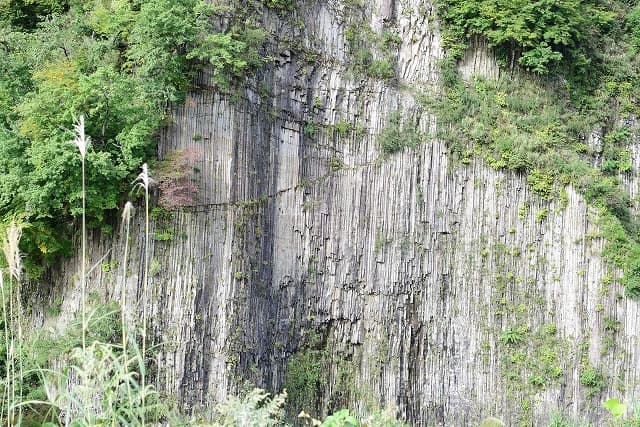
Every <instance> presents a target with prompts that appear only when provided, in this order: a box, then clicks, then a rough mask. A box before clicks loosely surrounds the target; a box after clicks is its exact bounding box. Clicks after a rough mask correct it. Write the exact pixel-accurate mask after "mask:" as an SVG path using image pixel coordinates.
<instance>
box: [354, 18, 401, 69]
mask: <svg viewBox="0 0 640 427" xmlns="http://www.w3.org/2000/svg"><path fill="white" fill-rule="evenodd" d="M345 38H346V40H347V42H348V45H349V51H350V53H351V55H352V60H351V66H352V67H353V70H354V71H355V72H356V74H358V75H362V76H367V77H370V78H373V79H377V80H390V79H392V78H393V77H394V76H395V64H396V59H395V55H396V51H397V49H398V46H399V45H400V42H401V39H400V37H399V36H398V35H397V34H395V33H393V32H391V31H385V32H384V33H383V34H382V35H380V34H377V33H375V32H374V31H373V30H372V29H371V27H370V26H369V24H368V23H367V22H366V21H355V22H352V23H351V25H350V26H349V27H348V28H347V30H346V31H345Z"/></svg>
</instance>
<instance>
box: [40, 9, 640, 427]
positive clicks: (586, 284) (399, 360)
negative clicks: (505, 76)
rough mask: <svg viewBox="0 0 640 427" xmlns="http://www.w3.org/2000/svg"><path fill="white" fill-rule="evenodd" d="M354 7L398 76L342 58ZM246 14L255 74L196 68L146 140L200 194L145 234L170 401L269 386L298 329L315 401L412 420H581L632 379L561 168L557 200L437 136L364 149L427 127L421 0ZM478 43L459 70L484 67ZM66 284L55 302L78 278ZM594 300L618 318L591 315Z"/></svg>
mask: <svg viewBox="0 0 640 427" xmlns="http://www.w3.org/2000/svg"><path fill="white" fill-rule="evenodd" d="M365 9H366V10H365ZM299 22H302V23H303V24H304V25H299ZM353 22H360V23H361V25H366V26H367V27H370V28H372V29H373V31H374V32H377V33H381V32H382V31H383V30H393V31H395V32H396V33H397V34H398V35H399V36H400V37H401V39H402V42H401V44H400V45H399V47H398V49H397V52H396V53H395V58H396V59H397V63H396V64H394V66H395V74H396V76H397V79H392V80H389V81H382V80H376V79H372V78H367V77H364V76H360V75H358V73H357V72H354V70H353V69H352V67H351V66H350V63H351V62H350V61H352V59H351V57H352V52H350V51H349V49H348V48H347V43H346V41H345V40H346V39H345V32H346V30H347V28H348V27H349V25H351V24H352V23H353ZM264 23H265V25H266V26H267V28H268V29H269V30H270V31H271V32H272V34H273V40H280V42H278V43H279V44H277V45H276V46H275V47H274V49H275V50H276V51H277V55H276V58H277V61H276V63H275V64H273V65H272V66H270V67H268V69H267V70H266V71H264V72H262V73H261V74H260V75H259V76H258V77H256V79H255V81H254V83H255V86H256V87H260V88H262V92H265V91H266V92H267V94H265V93H262V96H260V95H259V93H260V91H259V90H252V89H245V90H243V91H242V94H243V96H242V97H241V100H240V101H237V100H235V101H234V102H232V101H231V99H230V98H228V97H224V96H221V95H219V94H217V93H216V91H215V90H214V88H212V87H211V86H210V82H209V78H208V76H207V74H206V73H203V74H202V75H201V76H200V78H199V80H198V85H199V87H200V88H199V89H198V90H196V91H194V92H193V93H191V94H190V95H189V96H188V98H187V100H186V103H185V104H184V106H182V107H178V108H176V109H175V111H174V113H173V120H172V123H171V124H170V126H169V127H168V129H166V131H165V132H164V134H163V136H162V140H161V144H160V156H161V158H163V157H164V156H165V155H166V154H167V153H169V152H171V151H174V150H185V149H189V150H195V151H197V152H199V153H200V154H201V155H200V156H199V158H198V159H197V160H194V163H193V166H194V167H196V168H197V171H198V172H196V173H195V177H196V180H197V182H198V184H199V188H200V191H199V194H198V204H197V206H191V207H185V208H182V209H179V210H177V211H175V212H174V213H173V215H172V217H171V219H166V220H164V221H163V222H157V223H156V224H155V225H154V227H155V228H156V229H159V228H170V229H173V230H174V238H173V239H172V240H168V241H154V242H153V259H154V260H156V261H157V262H158V264H157V265H159V266H160V269H159V272H158V271H156V272H154V273H157V274H156V275H154V276H153V277H152V284H151V287H150V289H151V290H150V291H149V292H150V295H146V296H145V297H144V303H145V304H147V305H148V308H149V310H150V311H151V313H152V314H151V316H152V328H153V336H154V339H155V341H156V342H158V343H163V345H162V346H161V347H160V354H159V356H158V361H157V363H158V378H157V382H158V385H159V387H160V388H161V389H162V390H164V391H166V392H168V393H172V394H175V395H177V396H178V397H179V401H180V402H181V403H182V404H183V405H184V406H185V407H186V408H196V407H200V406H212V405H213V404H214V403H215V402H216V401H218V400H220V399H223V398H224V397H225V396H226V395H227V393H229V392H237V391H238V390H239V389H240V387H241V386H242V385H243V384H244V382H245V381H249V382H252V383H254V384H256V385H259V386H262V387H266V388H268V389H271V390H275V391H277V390H280V389H281V388H282V387H283V385H284V384H285V382H286V381H287V370H288V368H287V366H288V362H289V361H290V360H292V359H295V358H296V354H298V355H299V354H300V352H305V351H307V350H306V349H307V348H311V349H313V350H314V353H313V354H316V355H318V354H321V355H322V356H321V358H322V360H321V362H322V369H321V372H320V375H321V376H322V378H321V379H319V381H318V391H319V394H318V395H317V396H316V398H315V400H311V404H316V405H317V408H315V409H316V410H318V411H322V412H326V411H330V410H334V409H336V408H338V407H341V406H350V407H352V408H354V409H360V410H364V411H366V410H367V408H369V407H370V406H371V405H372V404H373V405H379V406H385V405H391V406H395V407H397V408H398V413H399V414H400V415H401V416H402V417H404V418H405V419H406V420H407V421H409V422H410V423H411V424H412V425H414V426H430V425H447V426H454V425H458V426H462V425H471V424H473V423H474V422H477V421H478V420H479V419H481V418H482V417H486V416H490V415H495V416H499V417H501V418H503V419H504V420H505V421H506V422H507V424H508V425H516V424H517V423H520V424H522V425H542V423H543V422H545V421H546V420H548V417H549V414H550V413H552V412H553V411H554V410H561V411H565V412H567V413H569V414H573V415H580V416H589V417H591V418H592V419H594V420H599V419H601V417H602V416H603V414H602V410H601V409H600V407H601V406H600V403H599V402H600V400H601V399H602V398H603V397H605V396H607V395H612V396H620V397H621V398H624V397H625V396H626V397H627V398H629V397H630V396H631V394H632V393H633V391H634V389H635V386H636V384H637V380H638V371H637V370H636V368H635V367H636V366H638V358H639V357H640V355H639V354H638V352H637V350H636V348H637V347H636V344H637V336H638V335H637V330H638V319H639V318H640V317H639V316H638V313H637V304H636V303H634V302H632V301H630V300H627V299H625V298H616V293H617V292H622V290H621V289H620V288H619V287H618V286H617V285H616V284H615V283H612V284H610V285H607V284H606V283H605V284H604V285H603V280H602V279H603V277H606V276H607V271H606V270H607V269H606V268H605V266H604V265H603V262H602V260H601V259H600V257H599V255H598V254H599V252H600V251H601V250H602V246H603V243H602V242H601V241H600V240H599V239H598V238H587V236H593V235H595V231H596V230H595V229H594V227H593V226H592V225H591V224H593V221H590V214H589V209H588V207H587V206H586V205H585V203H584V201H583V200H582V199H581V198H580V197H579V196H578V195H577V194H575V192H574V191H573V190H572V189H571V188H567V189H566V191H567V203H566V204H564V205H560V204H557V205H555V204H551V205H549V204H544V203H541V202H539V201H538V200H537V199H536V197H535V196H534V195H532V194H531V193H530V192H529V190H528V188H527V186H526V180H525V179H524V178H523V177H520V176H515V175H504V174H502V173H500V172H496V171H494V170H492V169H490V168H487V167H486V166H484V165H483V164H482V163H481V162H472V163H471V164H468V165H461V164H455V163H452V162H451V161H450V159H448V157H447V149H446V147H444V146H443V144H442V143H440V142H439V141H438V140H437V139H435V138H427V139H429V140H430V142H425V143H423V144H421V145H419V146H418V147H417V148H414V149H409V148H405V149H403V150H401V151H400V152H398V153H396V154H392V155H386V156H384V155H382V154H381V151H380V150H379V146H378V144H377V138H378V136H379V135H380V134H381V133H382V132H383V130H384V129H385V127H386V126H387V123H388V118H389V116H390V115H391V114H393V113H394V112H396V111H399V112H401V114H402V115H403V116H404V118H405V120H407V119H415V120H416V121H417V123H418V126H419V128H420V129H421V131H422V132H424V133H425V134H431V135H433V134H434V133H435V127H436V125H437V124H436V122H435V118H434V117H433V116H430V115H428V114H427V113H421V112H420V109H419V108H418V107H417V105H416V102H415V101H414V98H413V96H412V94H414V93H416V92H422V91H427V90H429V89H433V88H434V87H436V86H437V84H438V72H437V63H438V60H439V59H441V57H442V50H441V47H440V39H439V34H438V32H437V23H436V22H435V16H434V8H433V6H432V5H431V4H429V3H428V2H422V1H420V0H409V1H406V2H402V3H400V2H392V0H377V1H376V2H374V3H372V4H370V5H367V6H365V7H364V9H363V10H360V9H358V8H352V9H349V8H348V7H347V6H346V5H344V4H342V3H340V2H337V1H333V2H313V3H304V4H300V6H299V10H298V12H296V14H295V16H294V17H287V18H282V17H280V18H278V17H277V16H276V14H275V13H270V12H265V15H264ZM301 28H302V29H301ZM282 40H289V41H290V42H289V43H292V42H291V41H294V40H295V41H299V42H300V43H299V44H297V45H295V44H294V45H287V44H286V43H285V42H283V41H282ZM480 51H481V53H480V54H478V55H480V56H481V59H479V60H474V59H473V52H470V53H469V54H468V55H467V56H466V57H465V61H466V62H465V64H466V65H465V66H464V67H466V68H465V69H464V70H463V71H464V72H463V74H464V73H468V72H469V70H468V68H469V67H472V68H473V71H472V72H475V73H478V72H479V73H483V74H485V75H490V76H491V75H493V76H495V75H497V68H496V67H495V65H494V63H492V62H491V61H490V60H488V59H487V57H486V56H487V54H488V53H487V52H486V51H485V50H482V49H481V50H480ZM310 52H312V53H314V54H315V55H314V57H315V58H316V59H315V61H314V62H306V61H305V55H306V54H308V53H310ZM469 64H472V65H469ZM346 124H348V126H346V130H345V125H346ZM336 125H338V126H336ZM194 137H195V138H194ZM139 218H140V217H139ZM140 221H141V218H140ZM141 227H142V226H141V225H140V228H138V230H141ZM137 236H138V238H137V239H136V242H134V247H135V248H134V249H135V250H134V254H133V255H132V260H134V259H135V260H136V261H135V265H130V266H129V269H130V271H133V273H131V274H129V275H128V277H126V280H124V278H123V277H122V274H121V273H119V272H115V271H113V272H112V273H109V274H107V273H104V272H102V271H94V273H93V275H94V277H93V280H92V284H93V286H95V288H96V290H98V289H109V291H108V292H106V296H107V297H110V298H118V296H119V293H120V292H121V291H122V289H123V283H125V282H126V284H127V288H126V289H127V292H128V293H129V294H130V298H131V299H132V300H135V298H136V296H137V297H140V288H139V287H140V282H141V276H142V265H141V263H140V262H138V261H137V260H138V259H139V257H137V254H139V253H140V251H141V247H142V243H143V237H144V236H142V235H140V234H137ZM122 245H123V241H122V237H119V238H117V239H114V241H113V242H110V241H109V240H108V239H100V238H96V239H95V241H94V245H93V246H92V254H93V255H92V256H93V259H94V260H96V259H99V258H100V257H101V256H102V254H103V253H104V252H106V250H107V248H108V247H109V246H112V249H113V251H112V252H111V255H110V256H111V257H112V258H114V259H118V257H119V255H120V254H121V253H122ZM116 255H117V256H116ZM131 264H134V263H133V262H132V263H131ZM65 270H66V271H67V272H69V274H71V273H73V272H75V264H74V263H69V265H67V266H66V267H65ZM97 270H100V269H97ZM113 283H115V285H114V284H113ZM107 284H109V285H107ZM605 285H606V286H608V287H609V288H610V289H609V291H608V292H604V287H605ZM61 292H62V291H61ZM63 292H64V295H65V296H66V299H65V303H64V306H63V309H64V310H65V311H72V310H73V309H74V308H75V307H77V292H78V291H77V288H75V290H74V288H65V289H64V290H63ZM74 296H75V298H74ZM52 298H53V297H52ZM132 317H133V316H132ZM606 318H608V319H615V320H619V321H620V322H621V325H622V326H621V329H620V330H619V331H617V332H615V331H614V332H611V331H609V332H607V331H606V330H605V328H604V322H605V319H606ZM607 338H609V339H608V340H607ZM605 342H606V346H605V345H604V344H603V343H605ZM588 366H593V367H596V368H599V369H601V370H602V372H603V373H604V374H605V376H607V377H608V378H610V379H611V381H609V384H611V387H610V388H605V390H604V391H603V393H602V394H596V395H595V396H593V397H590V396H588V392H589V389H588V388H587V387H585V386H583V385H581V384H580V380H579V378H580V373H581V372H582V370H584V369H585V368H586V367H588ZM290 375H291V373H290ZM618 377H619V378H620V381H617V379H616V380H614V378H618ZM289 379H291V378H289ZM621 383H624V384H626V387H625V388H624V390H623V389H622V388H620V389H618V387H619V384H621ZM290 391H291V390H290ZM625 393H626V394H625ZM306 409H307V411H312V410H313V409H314V408H306Z"/></svg>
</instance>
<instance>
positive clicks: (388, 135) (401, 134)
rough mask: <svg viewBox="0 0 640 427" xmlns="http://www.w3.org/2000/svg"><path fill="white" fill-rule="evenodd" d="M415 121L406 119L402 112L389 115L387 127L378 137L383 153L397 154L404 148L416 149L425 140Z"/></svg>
mask: <svg viewBox="0 0 640 427" xmlns="http://www.w3.org/2000/svg"><path fill="white" fill-rule="evenodd" d="M416 128H417V123H416V122H415V120H411V119H410V118H405V117H403V115H402V112H401V111H394V112H393V113H391V114H390V115H389V118H388V122H387V126H386V127H385V128H384V130H383V131H382V133H381V134H380V136H379V137H378V144H379V145H380V149H381V150H382V152H383V153H387V154H390V153H395V152H396V151H400V150H402V149H403V148H404V147H410V148H411V147H416V146H417V145H418V144H420V142H422V140H423V139H424V135H422V134H421V133H419V132H418V131H417V130H416Z"/></svg>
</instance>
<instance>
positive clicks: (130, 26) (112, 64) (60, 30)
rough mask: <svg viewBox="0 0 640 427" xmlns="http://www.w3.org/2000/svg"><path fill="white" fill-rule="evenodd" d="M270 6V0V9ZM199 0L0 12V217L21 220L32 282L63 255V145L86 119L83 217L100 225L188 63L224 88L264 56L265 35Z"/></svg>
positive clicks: (183, 86) (72, 196) (76, 183)
mask: <svg viewBox="0 0 640 427" xmlns="http://www.w3.org/2000/svg"><path fill="white" fill-rule="evenodd" d="M279 3H280V2H276V3H274V4H276V5H277V4H279ZM227 12H228V11H227V10H226V9H225V8H220V7H218V8H216V7H214V6H212V5H210V4H207V3H206V2H204V1H201V0H151V1H144V2H141V1H132V2H103V1H99V0H94V1H89V2H67V1H64V0H50V1H44V0H42V1H28V2H23V1H18V0H11V1H8V2H3V3H2V4H1V5H0V28H2V29H1V30H0V218H14V217H17V218H19V219H20V220H21V222H22V223H23V224H24V228H23V229H24V236H23V239H22V242H21V247H22V249H23V250H24V251H25V252H26V253H28V254H29V255H30V256H29V257H28V258H27V259H28V263H29V265H27V267H28V269H27V270H28V272H29V274H30V275H32V276H35V275H38V273H39V272H40V271H41V269H40V268H38V267H39V266H41V265H42V262H43V261H53V260H54V259H55V257H56V256H58V255H60V254H65V253H68V252H69V250H70V240H69V238H70V231H71V227H70V224H71V219H72V218H74V217H77V216H79V215H80V212H81V211H82V206H81V199H82V197H81V189H80V179H79V178H80V167H79V166H80V159H79V158H78V157H77V156H76V155H75V154H74V151H73V147H72V145H71V144H69V143H68V141H70V140H71V139H72V134H71V132H70V131H69V130H68V129H70V128H71V125H72V123H73V122H74V118H77V117H79V116H80V115H81V114H84V115H85V116H86V120H87V124H88V125H87V126H88V127H87V134H90V135H92V141H91V143H90V144H89V145H88V146H87V147H86V166H87V171H88V173H87V176H86V192H87V205H86V210H85V211H86V215H87V221H88V225H89V226H91V227H102V228H103V229H104V231H109V230H108V227H107V226H106V225H105V224H107V222H106V221H105V218H106V217H107V216H108V215H110V213H111V212H113V211H114V210H115V209H116V208H117V206H118V205H119V204H121V203H122V201H123V193H124V191H123V190H124V189H125V188H126V187H127V184H128V183H130V182H131V181H132V180H133V178H134V177H135V173H136V170H137V169H138V168H139V167H140V165H141V164H142V163H143V160H144V159H147V158H153V157H154V154H155V143H156V139H157V136H158V130H159V129H160V127H161V126H162V125H163V124H165V123H166V120H167V117H166V109H167V106H168V105H169V103H175V102H179V101H180V100H181V99H182V98H183V96H184V94H185V93H186V91H187V90H188V88H189V85H190V81H191V78H192V76H193V75H194V71H196V70H197V69H198V65H197V64H196V66H194V64H193V62H194V61H193V60H190V59H193V58H197V59H198V60H200V61H202V62H203V63H207V64H208V66H209V67H211V69H212V70H213V80H214V82H215V84H216V85H218V86H219V87H220V88H221V89H227V88H228V87H229V86H230V83H231V82H232V81H234V80H235V81H237V80H239V79H241V78H244V76H245V75H246V74H247V73H250V71H251V70H253V69H255V68H256V67H259V66H260V65H262V64H263V63H264V61H265V60H266V59H265V58H264V57H263V56H262V55H261V54H260V53H259V49H260V47H261V44H262V43H263V41H264V38H265V36H266V33H265V32H264V30H261V29H259V28H258V27H257V26H255V25H254V24H252V23H251V22H250V21H248V20H246V19H244V18H242V19H239V20H238V21H237V22H236V21H235V20H234V19H232V20H231V23H230V26H229V29H228V30H227V31H225V32H216V31H214V29H213V27H212V24H211V23H210V22H211V19H210V18H211V17H212V16H214V15H216V14H225V13H227Z"/></svg>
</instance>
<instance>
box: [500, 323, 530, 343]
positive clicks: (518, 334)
mask: <svg viewBox="0 0 640 427" xmlns="http://www.w3.org/2000/svg"><path fill="white" fill-rule="evenodd" d="M528 331H529V328H528V327H526V326H518V327H516V326H512V327H510V328H507V329H505V330H504V331H503V332H502V335H501V336H500V341H502V343H503V344H511V345H517V344H520V343H522V342H523V341H524V338H525V336H526V334H527V332H528Z"/></svg>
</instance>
